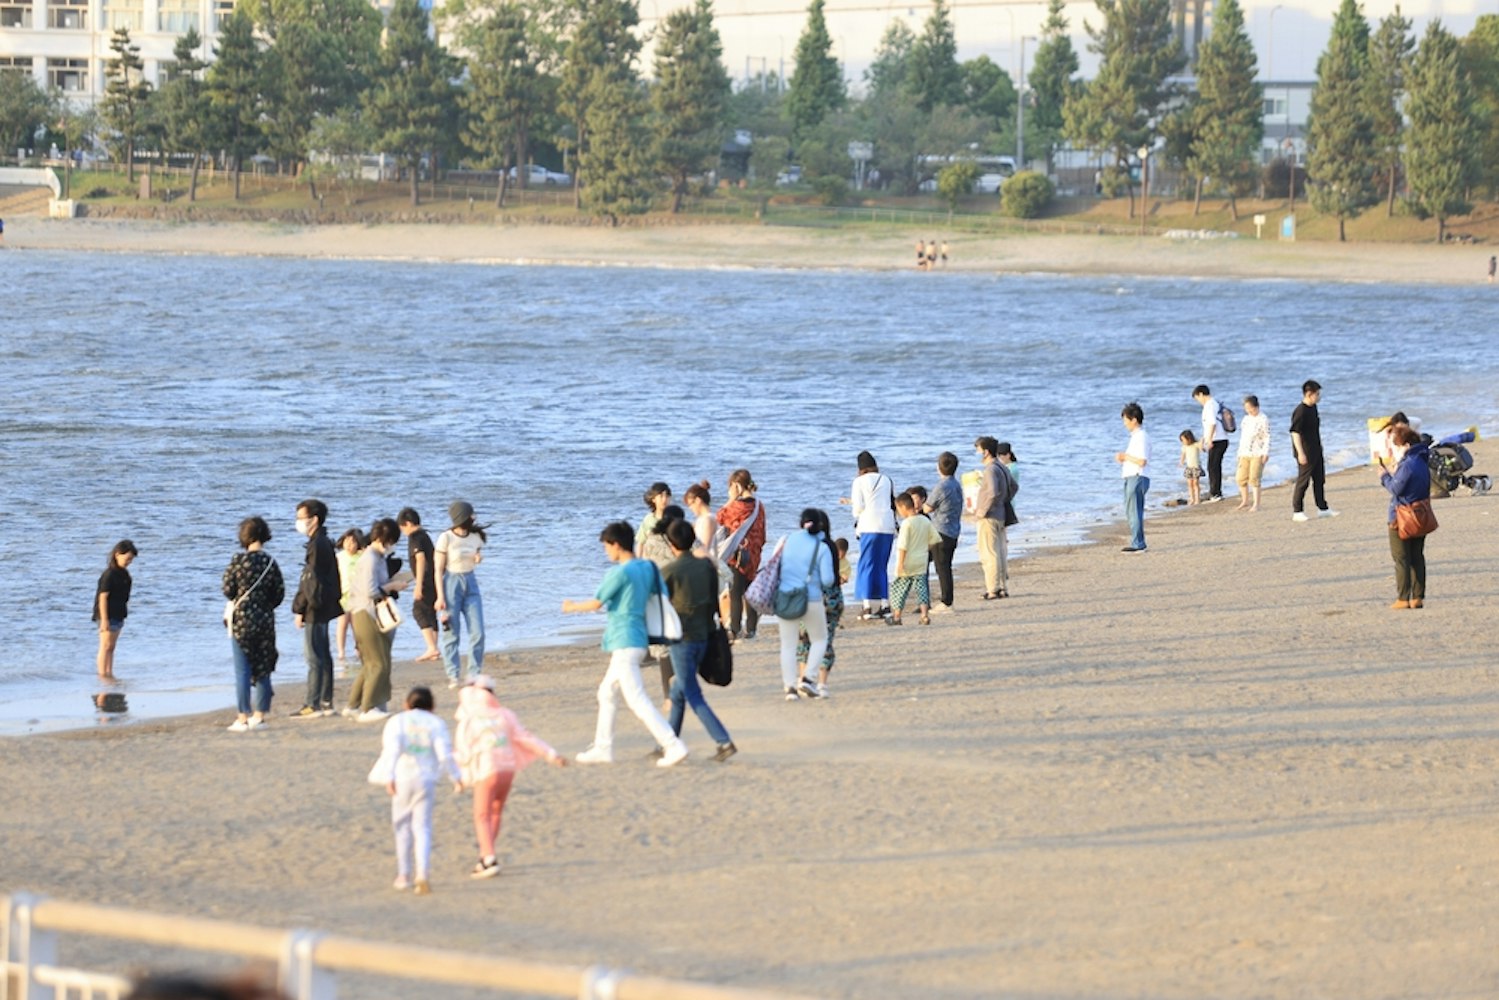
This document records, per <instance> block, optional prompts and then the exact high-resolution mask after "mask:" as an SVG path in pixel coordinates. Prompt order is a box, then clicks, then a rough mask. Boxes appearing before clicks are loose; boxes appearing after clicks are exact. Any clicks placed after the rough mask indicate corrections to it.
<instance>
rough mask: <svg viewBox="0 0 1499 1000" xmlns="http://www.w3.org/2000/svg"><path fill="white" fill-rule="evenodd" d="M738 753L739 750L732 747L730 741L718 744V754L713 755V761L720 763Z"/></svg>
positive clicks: (732, 744)
mask: <svg viewBox="0 0 1499 1000" xmlns="http://www.w3.org/2000/svg"><path fill="white" fill-rule="evenodd" d="M738 752H739V748H738V747H736V746H735V745H734V743H733V741H732V740H731V741H729V742H728V743H720V744H719V745H718V753H716V754H714V755H713V759H714V760H716V761H719V762H720V763H722V762H723V761H726V760H728V759H729V758H730V757H732V756H734V755H735V754H736V753H738Z"/></svg>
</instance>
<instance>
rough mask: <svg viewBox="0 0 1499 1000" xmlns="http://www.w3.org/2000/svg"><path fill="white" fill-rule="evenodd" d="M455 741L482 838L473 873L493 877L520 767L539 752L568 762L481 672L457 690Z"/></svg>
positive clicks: (559, 762)
mask: <svg viewBox="0 0 1499 1000" xmlns="http://www.w3.org/2000/svg"><path fill="white" fill-rule="evenodd" d="M453 721H454V722H455V723H457V727H458V728H457V740H456V743H455V746H454V750H455V756H456V757H457V759H458V766H459V768H461V769H462V772H463V783H464V784H465V785H466V786H468V787H469V788H472V789H473V790H474V836H475V838H476V839H477V840H478V841H479V863H478V864H476V865H474V869H473V871H471V872H470V873H469V875H470V877H472V878H493V877H494V876H496V875H498V874H499V873H500V862H499V859H498V858H497V857H496V856H495V851H494V842H495V840H496V838H498V837H499V835H500V819H501V816H502V815H503V814H504V812H505V800H506V799H507V798H508V797H509V795H510V786H511V784H512V783H513V782H514V781H515V775H516V773H517V772H519V771H521V770H524V769H525V767H526V765H528V764H530V763H531V762H532V761H534V760H536V759H537V758H541V759H542V760H545V761H546V762H547V763H548V764H555V765H557V766H558V767H564V766H566V764H567V758H565V757H562V756H561V755H559V754H558V753H557V751H555V750H553V749H552V748H551V747H550V746H548V745H547V744H546V743H545V742H544V741H542V740H539V739H537V738H536V737H535V736H532V735H531V734H530V733H529V732H528V731H527V730H526V727H525V726H523V725H521V723H520V720H519V719H517V718H516V717H515V713H514V712H512V711H510V709H508V708H506V707H505V706H504V705H501V704H500V700H499V699H498V698H496V697H495V694H494V678H493V677H490V676H489V675H488V674H480V675H479V676H477V677H475V678H474V679H473V680H471V681H469V683H468V686H467V687H465V688H464V689H463V690H462V691H460V692H459V693H458V711H457V713H456V714H455V715H454V716H453Z"/></svg>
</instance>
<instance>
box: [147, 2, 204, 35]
mask: <svg viewBox="0 0 1499 1000" xmlns="http://www.w3.org/2000/svg"><path fill="white" fill-rule="evenodd" d="M157 10H158V13H157V16H156V30H158V31H168V32H171V33H172V34H174V35H184V34H186V33H187V32H188V31H197V30H199V28H198V3H197V0H160V2H159V3H158V4H157Z"/></svg>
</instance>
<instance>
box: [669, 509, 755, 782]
mask: <svg viewBox="0 0 1499 1000" xmlns="http://www.w3.org/2000/svg"><path fill="white" fill-rule="evenodd" d="M666 538H667V541H668V542H669V543H670V545H671V548H672V553H673V558H672V561H671V562H669V563H667V565H666V567H665V568H664V569H662V570H661V579H662V580H663V581H665V583H666V590H667V593H669V594H670V595H671V604H672V607H674V608H676V610H677V616H678V617H679V618H681V619H682V638H681V639H680V640H679V641H677V642H673V643H672V644H671V666H672V680H671V685H670V687H669V688H668V690H667V699H668V700H669V701H670V712H669V713H668V715H667V720H666V721H667V724H668V725H670V726H671V731H672V732H674V733H676V734H677V735H678V736H681V735H682V719H683V717H684V716H685V715H686V710H687V709H688V708H691V709H692V712H693V714H694V715H696V716H697V720H698V721H699V722H701V723H702V724H703V728H704V729H706V730H707V731H708V737H709V739H711V740H712V741H713V743H714V746H716V747H717V748H718V752H717V753H716V754H714V757H713V759H714V760H717V761H725V760H728V759H729V758H730V757H732V756H734V754H736V753H738V748H736V747H735V746H734V741H733V740H732V739H731V738H730V737H729V731H728V730H727V729H725V728H724V724H723V723H722V722H720V721H719V718H718V716H717V715H716V714H715V713H714V711H713V709H712V708H710V707H709V706H708V700H707V699H706V698H704V697H703V689H702V685H700V684H699V683H698V678H697V669H698V666H699V665H700V664H701V663H702V662H703V656H704V655H705V654H706V653H707V652H708V640H709V638H711V637H712V635H713V629H714V625H715V622H714V616H715V613H716V611H717V610H718V570H716V569H714V568H713V564H712V563H711V562H709V561H708V560H707V559H704V558H703V557H702V556H697V555H693V552H692V549H693V545H694V544H695V543H696V541H697V536H696V534H694V532H693V530H692V525H690V524H688V523H687V522H686V521H684V520H676V521H672V522H671V524H670V525H668V526H667V529H666Z"/></svg>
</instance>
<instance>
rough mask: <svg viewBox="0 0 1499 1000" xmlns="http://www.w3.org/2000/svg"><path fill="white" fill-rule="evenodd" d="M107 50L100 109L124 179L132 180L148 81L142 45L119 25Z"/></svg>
mask: <svg viewBox="0 0 1499 1000" xmlns="http://www.w3.org/2000/svg"><path fill="white" fill-rule="evenodd" d="M109 51H111V52H113V53H114V55H113V56H111V57H110V58H109V59H107V60H105V62H104V80H105V83H104V101H103V104H102V105H101V106H100V110H101V113H102V114H103V116H104V124H105V125H107V126H109V128H110V130H111V131H112V132H113V133H114V140H115V145H116V146H117V148H118V149H119V150H120V151H121V153H122V154H123V156H124V158H125V176H126V179H128V180H129V181H131V182H132V183H134V181H135V147H136V144H137V143H139V142H140V141H141V138H142V137H143V136H144V134H145V128H146V102H147V101H149V100H150V99H151V84H150V82H149V81H147V80H146V78H145V76H144V70H145V68H146V64H145V61H144V60H142V59H141V47H140V46H139V45H136V44H134V43H132V42H131V41H130V29H129V28H126V27H123V26H121V27H118V28H116V29H115V30H114V34H113V35H112V36H110V39H109Z"/></svg>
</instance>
